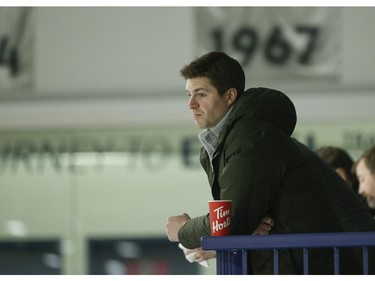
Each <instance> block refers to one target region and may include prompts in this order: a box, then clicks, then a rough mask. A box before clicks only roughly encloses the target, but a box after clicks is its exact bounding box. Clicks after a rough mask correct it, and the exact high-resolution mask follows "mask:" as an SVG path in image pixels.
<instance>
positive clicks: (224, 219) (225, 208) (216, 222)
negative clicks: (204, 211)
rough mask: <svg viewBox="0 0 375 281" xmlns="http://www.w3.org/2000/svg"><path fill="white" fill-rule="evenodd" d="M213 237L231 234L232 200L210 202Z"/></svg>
mask: <svg viewBox="0 0 375 281" xmlns="http://www.w3.org/2000/svg"><path fill="white" fill-rule="evenodd" d="M208 208H209V210H210V228H211V236H223V235H229V234H230V223H231V212H232V200H212V201H208Z"/></svg>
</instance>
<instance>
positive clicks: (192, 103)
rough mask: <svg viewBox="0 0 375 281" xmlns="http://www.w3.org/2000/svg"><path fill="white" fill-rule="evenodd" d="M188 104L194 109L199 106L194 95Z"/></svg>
mask: <svg viewBox="0 0 375 281" xmlns="http://www.w3.org/2000/svg"><path fill="white" fill-rule="evenodd" d="M188 106H189V109H194V108H197V107H198V104H197V102H196V101H195V99H194V98H193V97H190V99H189V103H188Z"/></svg>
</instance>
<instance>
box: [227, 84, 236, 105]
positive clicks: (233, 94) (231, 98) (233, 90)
mask: <svg viewBox="0 0 375 281" xmlns="http://www.w3.org/2000/svg"><path fill="white" fill-rule="evenodd" d="M236 99H237V90H236V88H230V89H229V90H228V91H227V101H228V105H231V104H233V103H234V102H235V100H236Z"/></svg>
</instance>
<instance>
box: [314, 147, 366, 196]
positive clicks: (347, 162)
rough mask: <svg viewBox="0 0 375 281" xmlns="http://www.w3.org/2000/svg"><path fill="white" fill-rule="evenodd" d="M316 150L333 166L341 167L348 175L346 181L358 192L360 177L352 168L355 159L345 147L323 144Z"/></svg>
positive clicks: (335, 167)
mask: <svg viewBox="0 0 375 281" xmlns="http://www.w3.org/2000/svg"><path fill="white" fill-rule="evenodd" d="M315 152H316V153H317V154H318V155H319V157H320V158H321V159H323V161H324V162H326V163H327V164H328V165H330V166H331V167H332V168H334V169H338V168H341V169H342V170H343V171H344V173H345V175H346V181H347V183H348V184H349V186H350V187H351V188H353V190H354V191H355V192H356V193H358V188H359V183H358V179H357V177H356V175H355V173H353V170H352V167H353V164H354V160H353V159H352V158H351V157H350V155H349V154H348V153H347V152H346V151H345V150H344V149H342V148H339V147H334V146H323V147H320V148H318V149H317V150H316V151H315Z"/></svg>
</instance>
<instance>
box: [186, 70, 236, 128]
mask: <svg viewBox="0 0 375 281" xmlns="http://www.w3.org/2000/svg"><path fill="white" fill-rule="evenodd" d="M186 93H187V95H188V96H189V104H188V105H189V109H190V110H191V113H192V115H193V117H194V120H195V124H196V126H197V127H198V128H200V129H205V128H213V127H215V126H216V125H217V124H218V123H219V121H220V120H221V119H222V118H223V117H224V116H225V114H226V113H227V112H228V110H229V109H230V106H231V104H232V103H233V97H231V95H232V94H231V91H227V92H226V93H225V94H224V95H222V96H221V95H219V92H218V90H217V89H216V88H215V87H214V86H212V85H211V83H210V80H209V79H208V78H206V77H197V78H191V79H187V80H186Z"/></svg>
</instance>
